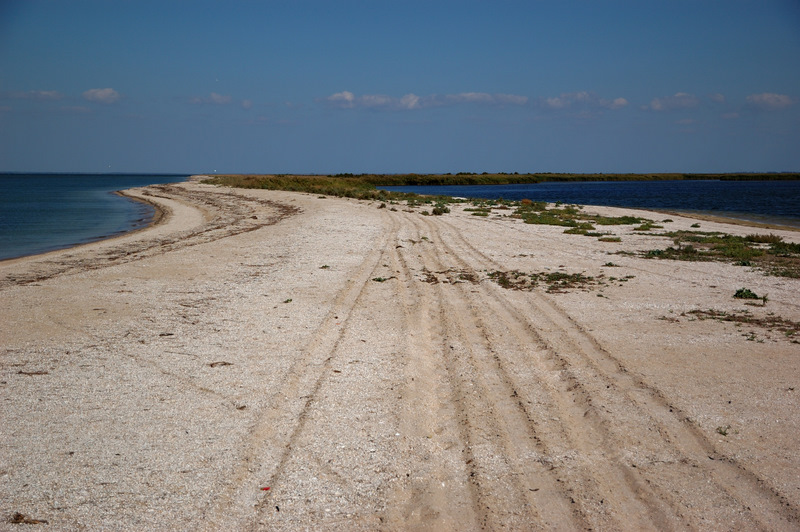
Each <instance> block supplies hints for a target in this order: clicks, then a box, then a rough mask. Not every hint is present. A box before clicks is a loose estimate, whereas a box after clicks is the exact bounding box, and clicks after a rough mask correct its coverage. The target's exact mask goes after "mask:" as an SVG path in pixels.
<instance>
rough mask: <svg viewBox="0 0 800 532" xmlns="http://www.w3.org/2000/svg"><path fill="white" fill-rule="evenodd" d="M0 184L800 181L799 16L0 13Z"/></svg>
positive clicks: (711, 7) (606, 8)
mask: <svg viewBox="0 0 800 532" xmlns="http://www.w3.org/2000/svg"><path fill="white" fill-rule="evenodd" d="M0 171H17V172H24V171H46V172H71V171H75V172H105V171H114V172H188V173H195V172H205V173H207V172H214V171H217V172H220V173H222V172H237V173H243V172H254V173H292V172H295V173H300V172H310V173H323V174H324V173H338V172H354V173H361V172H386V173H397V172H419V173H424V172H458V171H471V172H483V171H488V172H495V171H498V172H539V171H544V172H673V171H675V172H733V171H800V2H798V1H797V0H781V1H779V0H758V1H755V0H752V1H751V0H724V1H712V0H669V1H659V0H628V1H616V0H591V1H589V0H584V1H577V0H576V1H571V0H528V1H491V2H490V1H460V2H444V1H435V0H428V1H403V2H401V1H380V0H372V1H348V0H343V1H342V0H337V1H332V0H331V1H321V0H317V1H299V0H298V1H263V2H210V1H191V2H190V1H172V0H161V1H158V2H149V1H146V0H138V1H126V0H115V1H109V0H100V1H80V0H75V1H69V2H67V1H61V0H58V1H37V0H26V1H15V0H0Z"/></svg>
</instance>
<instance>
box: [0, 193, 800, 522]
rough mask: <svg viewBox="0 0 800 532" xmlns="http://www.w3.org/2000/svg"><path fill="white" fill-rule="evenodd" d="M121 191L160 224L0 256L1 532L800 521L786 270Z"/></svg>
mask: <svg viewBox="0 0 800 532" xmlns="http://www.w3.org/2000/svg"><path fill="white" fill-rule="evenodd" d="M128 194H129V195H131V196H134V197H139V198H140V199H143V200H146V201H149V202H152V203H154V204H156V205H158V206H159V208H160V209H161V210H162V211H163V213H164V216H162V218H161V220H160V222H159V223H158V224H156V225H154V226H153V227H150V228H148V229H145V230H142V231H138V232H136V233H132V234H128V235H125V236H122V237H119V238H115V239H112V240H107V241H102V242H96V243H92V244H89V245H85V246H81V247H77V248H72V249H68V250H62V251H58V252H53V253H49V254H46V255H40V256H34V257H27V258H22V259H16V260H11V261H5V262H1V263H0V308H2V325H0V423H1V425H0V514H1V515H0V530H22V529H24V530H83V529H86V530H100V529H102V530H187V531H188V530H209V531H211V530H303V529H313V530H376V529H377V530H481V529H486V530H497V529H508V530H537V529H551V530H552V529H555V530H590V529H591V530H678V529H691V530H800V474H799V473H798V472H800V452H798V444H797V441H798V438H799V437H800V400H798V396H799V394H800V364H799V363H798V360H800V359H799V358H798V357H800V344H799V343H797V341H798V340H800V331H798V333H797V334H794V335H793V334H791V333H790V332H789V333H787V331H786V330H785V327H783V328H781V327H782V326H781V325H780V324H784V325H785V324H786V323H795V324H796V323H798V322H800V279H791V278H785V277H775V276H767V275H764V272H762V271H759V270H756V269H754V268H750V267H743V266H736V265H733V264H726V263H721V262H683V261H672V260H655V259H646V258H643V257H641V256H637V255H636V254H635V252H638V251H646V250H650V249H655V248H663V247H665V246H666V245H669V241H666V240H665V239H664V238H662V237H658V236H655V235H652V234H648V233H646V232H634V231H633V228H632V226H630V225H620V226H609V227H608V228H604V230H608V231H609V232H612V233H613V234H614V235H617V236H619V237H620V242H601V241H599V240H598V239H596V238H587V237H585V236H581V235H570V234H564V228H563V227H557V226H546V225H530V224H525V223H523V222H522V221H521V220H518V219H514V218H511V217H509V216H508V214H509V213H510V211H508V212H504V211H502V210H495V211H493V213H492V214H491V215H490V216H487V217H480V216H473V215H472V213H471V212H466V211H464V207H468V205H464V206H451V209H452V212H451V213H449V214H446V215H444V216H424V215H422V214H421V213H420V211H421V209H413V210H412V209H408V208H407V207H406V206H404V205H395V206H391V205H390V206H388V207H385V208H381V204H380V203H378V202H368V201H357V200H350V199H337V198H331V197H327V198H322V197H318V196H316V195H309V194H301V193H289V192H274V191H263V190H237V189H230V188H218V187H214V186H211V185H204V184H201V183H199V182H198V181H197V180H193V181H191V182H187V183H181V184H176V185H158V186H153V187H148V188H145V189H135V190H132V191H129V192H128ZM586 210H587V211H590V212H598V213H601V214H607V215H614V216H620V215H623V214H636V215H640V216H643V217H646V218H650V219H654V220H659V221H660V220H662V219H664V218H667V215H660V214H658V213H652V212H636V211H631V210H627V209H617V208H608V207H587V208H586ZM668 217H669V218H670V219H671V220H672V221H671V222H668V225H669V230H675V231H677V230H681V229H689V228H690V227H691V226H692V224H695V223H698V220H696V219H690V218H685V217H681V216H677V215H673V214H670V215H669V216H668ZM699 223H700V226H701V229H702V230H703V231H722V232H725V233H729V234H736V235H747V234H752V233H756V232H758V233H764V234H768V233H773V234H776V235H779V236H782V237H783V238H784V240H786V241H788V242H800V233H797V232H792V231H783V230H776V229H763V228H754V227H747V226H743V225H732V224H725V223H721V222H718V221H708V220H703V221H700V222H699ZM620 251H627V252H631V253H629V254H619V253H618V252H620ZM514 272H522V273H525V274H537V275H538V276H539V278H540V279H542V281H541V282H540V283H539V284H538V285H537V286H535V287H533V288H532V289H525V290H517V289H514V287H513V286H508V285H506V286H504V284H503V282H498V281H501V280H502V279H503V278H505V279H512V280H513V279H515V277H514V275H515V274H514ZM558 272H560V273H563V274H569V275H575V277H573V279H577V280H576V281H575V282H573V283H572V284H571V285H568V286H563V287H561V288H560V289H559V288H558V287H552V285H548V284H547V282H546V281H544V280H543V279H545V278H546V276H547V275H548V274H553V273H558ZM576 274H580V276H577V275H576ZM743 287H747V288H748V289H750V290H752V291H753V292H755V293H756V294H758V295H768V301H766V302H765V303H764V304H762V302H761V301H747V300H742V299H735V298H733V294H734V293H735V292H736V291H737V290H738V289H740V288H743ZM748 303H749V304H748ZM724 316H740V317H741V316H750V317H751V318H752V319H750V320H749V321H742V320H740V321H732V320H725V319H714V318H715V317H717V318H719V317H724ZM775 318H778V319H779V321H776V320H775ZM25 523H28V524H25Z"/></svg>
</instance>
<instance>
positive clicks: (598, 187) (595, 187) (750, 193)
mask: <svg viewBox="0 0 800 532" xmlns="http://www.w3.org/2000/svg"><path fill="white" fill-rule="evenodd" d="M383 188H386V189H387V190H396V191H400V192H416V193H418V194H433V195H437V194H442V195H447V196H459V197H465V198H486V199H498V198H503V199H507V200H521V199H525V198H527V199H530V200H533V201H547V202H557V201H561V202H563V203H572V204H578V205H608V206H615V207H639V208H645V209H665V210H671V211H682V212H696V213H703V214H715V215H718V216H728V217H731V218H738V219H742V220H750V221H756V222H764V223H779V224H783V225H791V226H794V227H800V181H602V182H601V181H591V182H585V183H538V184H535V185H490V186H484V185H480V186H430V187H383Z"/></svg>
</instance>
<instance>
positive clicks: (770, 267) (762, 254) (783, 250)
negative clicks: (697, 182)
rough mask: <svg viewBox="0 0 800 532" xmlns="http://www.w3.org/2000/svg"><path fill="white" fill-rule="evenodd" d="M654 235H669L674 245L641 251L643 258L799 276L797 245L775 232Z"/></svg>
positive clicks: (783, 275) (798, 250) (670, 233)
mask: <svg viewBox="0 0 800 532" xmlns="http://www.w3.org/2000/svg"><path fill="white" fill-rule="evenodd" d="M655 236H663V237H665V238H671V239H672V241H673V243H674V244H675V247H672V246H670V247H668V248H666V249H653V250H650V251H647V252H645V253H644V254H643V256H644V257H645V258H648V259H672V260H686V261H723V262H729V263H732V264H736V265H738V266H751V267H754V268H759V269H761V270H764V271H765V272H767V273H768V274H770V275H776V276H780V277H793V278H800V244H794V243H791V242H784V241H783V239H782V238H781V237H780V236H777V235H773V234H770V235H755V234H754V235H747V236H736V235H729V234H725V233H719V232H702V231H673V232H666V233H659V234H657V235H655Z"/></svg>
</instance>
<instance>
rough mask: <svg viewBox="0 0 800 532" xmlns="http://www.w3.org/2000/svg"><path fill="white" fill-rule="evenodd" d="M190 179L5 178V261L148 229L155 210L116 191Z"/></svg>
mask: <svg viewBox="0 0 800 532" xmlns="http://www.w3.org/2000/svg"><path fill="white" fill-rule="evenodd" d="M186 178H187V175H185V174H182V175H176V174H158V175H155V174H0V260H5V259H10V258H15V257H21V256H25V255H34V254H37V253H45V252H48V251H53V250H56V249H62V248H67V247H70V246H74V245H77V244H84V243H87V242H92V241H95V240H100V239H103V238H108V237H111V236H114V235H118V234H122V233H125V232H127V231H131V230H134V229H138V228H140V227H143V226H145V225H147V224H148V223H150V221H151V220H152V218H153V215H154V213H155V209H154V208H153V207H152V206H151V205H148V204H146V203H141V202H138V201H133V200H131V199H129V198H125V197H122V196H119V195H117V194H114V192H115V191H118V190H124V189H127V188H134V187H142V186H146V185H154V184H163V183H175V182H179V181H184V180H185V179H186Z"/></svg>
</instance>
